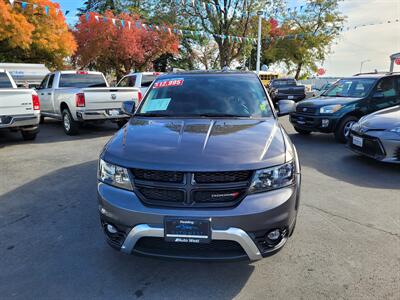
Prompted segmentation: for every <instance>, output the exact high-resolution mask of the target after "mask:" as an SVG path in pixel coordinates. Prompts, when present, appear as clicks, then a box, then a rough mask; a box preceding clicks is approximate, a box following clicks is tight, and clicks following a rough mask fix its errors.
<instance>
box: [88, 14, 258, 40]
mask: <svg viewBox="0 0 400 300" xmlns="http://www.w3.org/2000/svg"><path fill="white" fill-rule="evenodd" d="M93 18H94V20H95V21H96V22H97V23H100V22H103V23H107V22H111V23H112V24H113V25H114V26H115V27H121V28H128V29H132V28H133V26H135V27H136V28H138V29H143V30H146V31H158V32H165V33H169V34H170V35H172V34H176V35H181V36H183V35H189V36H193V37H207V38H211V37H217V38H220V39H222V40H228V41H229V42H240V43H242V42H248V43H256V42H257V39H256V38H251V37H246V36H233V35H225V34H215V33H208V32H205V31H196V30H185V29H178V28H171V27H168V26H164V25H154V24H147V23H143V22H141V21H135V22H133V21H130V20H123V19H118V18H110V17H105V16H102V15H97V14H94V13H86V14H85V19H86V22H89V21H90V20H91V19H93Z"/></svg>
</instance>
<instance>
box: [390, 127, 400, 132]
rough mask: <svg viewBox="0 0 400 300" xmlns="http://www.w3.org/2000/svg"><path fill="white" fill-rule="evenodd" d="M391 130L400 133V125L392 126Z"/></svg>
mask: <svg viewBox="0 0 400 300" xmlns="http://www.w3.org/2000/svg"><path fill="white" fill-rule="evenodd" d="M389 131H390V132H394V133H397V134H400V127H395V128H392V129H390V130H389Z"/></svg>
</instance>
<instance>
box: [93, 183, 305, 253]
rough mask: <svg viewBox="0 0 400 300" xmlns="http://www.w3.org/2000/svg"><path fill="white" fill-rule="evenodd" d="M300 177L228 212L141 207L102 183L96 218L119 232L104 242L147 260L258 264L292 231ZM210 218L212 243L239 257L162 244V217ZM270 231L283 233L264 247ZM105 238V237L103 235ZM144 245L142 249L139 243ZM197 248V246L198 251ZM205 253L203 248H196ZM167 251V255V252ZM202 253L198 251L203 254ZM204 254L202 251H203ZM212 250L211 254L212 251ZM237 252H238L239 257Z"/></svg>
mask: <svg viewBox="0 0 400 300" xmlns="http://www.w3.org/2000/svg"><path fill="white" fill-rule="evenodd" d="M299 186H300V175H297V180H296V184H295V185H293V186H290V187H286V188H282V189H279V190H274V191H270V192H267V193H260V194H253V195H248V196H247V197H246V198H244V199H243V200H242V201H241V202H240V203H239V204H238V205H237V206H235V207H229V208H202V209H199V208H187V209H186V208H184V209H182V208H172V207H162V208H161V207H150V206H145V205H144V204H143V203H142V202H141V201H140V200H139V198H138V197H137V196H136V195H135V194H134V193H133V192H131V191H126V190H121V189H118V188H115V187H112V186H109V185H106V184H104V183H101V182H99V183H98V199H99V210H100V217H101V220H102V223H103V228H104V225H105V224H112V225H114V226H115V227H117V228H118V229H119V233H118V236H119V239H117V240H113V241H110V240H109V239H108V242H109V243H110V244H111V245H112V246H113V247H114V248H117V249H119V250H120V251H122V252H125V253H139V254H146V255H152V256H160V257H170V258H180V259H208V260H224V259H238V258H248V259H250V260H258V259H261V258H262V257H264V256H268V255H271V254H274V253H275V252H277V251H279V250H280V249H281V248H282V247H283V246H284V244H285V243H286V240H287V238H288V236H289V234H290V233H291V231H292V230H293V227H294V224H295V220H296V216H297V210H298V205H299V200H300V190H299ZM166 216H168V217H181V218H191V217H192V218H211V229H212V231H211V240H212V243H213V242H214V241H215V242H218V241H221V242H227V241H229V242H232V243H233V244H236V245H237V246H240V247H239V248H240V250H242V252H241V253H242V254H240V253H238V252H235V253H234V254H232V253H233V252H230V253H228V252H229V251H224V250H223V249H222V250H220V251H214V252H213V253H214V254H215V255H214V254H213V255H207V254H206V251H207V250H204V252H202V253H201V254H200V255H198V254H193V255H192V254H188V253H187V252H185V251H183V252H179V251H175V250H176V249H174V250H173V248H174V245H175V244H176V243H167V242H164V241H163V238H164V217H166ZM273 229H281V230H282V233H283V234H282V238H281V239H280V241H279V243H277V244H275V245H273V246H271V245H266V244H265V242H264V237H265V236H266V234H267V233H268V232H269V231H271V230H273ZM106 236H107V234H106ZM146 238H152V239H153V240H156V241H155V242H156V243H157V244H160V243H164V244H169V245H170V247H168V245H167V247H164V248H167V251H165V249H164V250H163V251H161V250H160V252H157V251H156V249H149V247H147V248H146V247H141V246H142V245H141V244H144V243H145V242H146ZM141 240H143V243H141ZM196 246H198V245H186V244H185V245H182V247H181V248H185V247H186V248H196ZM199 247H200V246H199ZM201 247H203V248H204V246H201ZM168 248H171V251H168ZM203 248H202V249H203ZM204 249H205V248H204ZM214 250H215V249H214ZM239 252H240V251H239Z"/></svg>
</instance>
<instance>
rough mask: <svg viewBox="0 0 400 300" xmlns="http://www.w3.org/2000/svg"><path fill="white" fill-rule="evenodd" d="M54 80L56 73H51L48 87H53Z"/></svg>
mask: <svg viewBox="0 0 400 300" xmlns="http://www.w3.org/2000/svg"><path fill="white" fill-rule="evenodd" d="M53 81H54V74H51V75H50V78H49V82H48V83H47V88H48V89H51V88H52V87H53Z"/></svg>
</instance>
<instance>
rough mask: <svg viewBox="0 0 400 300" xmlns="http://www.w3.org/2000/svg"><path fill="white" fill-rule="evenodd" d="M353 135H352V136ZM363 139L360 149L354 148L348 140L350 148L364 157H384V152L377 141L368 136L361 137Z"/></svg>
mask: <svg viewBox="0 0 400 300" xmlns="http://www.w3.org/2000/svg"><path fill="white" fill-rule="evenodd" d="M353 135H354V134H353ZM361 137H362V139H363V145H362V147H359V146H356V145H354V144H353V143H352V141H351V140H350V146H351V147H352V148H353V149H355V150H357V151H359V152H362V153H364V154H365V155H368V156H371V157H375V158H378V157H383V156H385V152H384V150H383V148H382V147H381V144H380V142H379V139H377V138H373V137H370V136H361Z"/></svg>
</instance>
